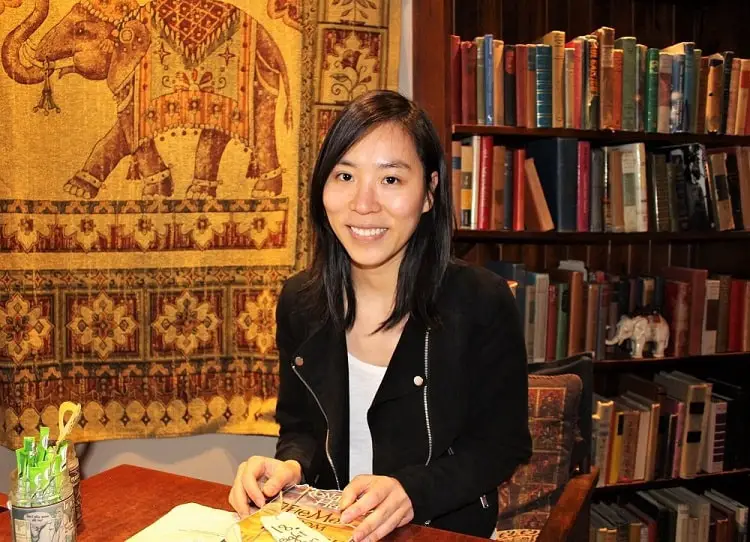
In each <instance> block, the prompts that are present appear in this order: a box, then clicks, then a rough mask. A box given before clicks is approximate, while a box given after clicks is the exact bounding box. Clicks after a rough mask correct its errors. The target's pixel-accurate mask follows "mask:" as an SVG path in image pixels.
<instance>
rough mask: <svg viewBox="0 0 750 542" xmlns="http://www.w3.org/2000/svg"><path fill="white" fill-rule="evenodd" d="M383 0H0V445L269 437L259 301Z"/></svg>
mask: <svg viewBox="0 0 750 542" xmlns="http://www.w3.org/2000/svg"><path fill="white" fill-rule="evenodd" d="M399 12H400V2H399V1H398V0H251V1H250V0H245V1H244V2H237V1H234V2H231V3H230V2H226V1H221V0H151V1H150V2H145V1H144V0H81V1H80V2H77V3H76V2H73V1H71V0H52V1H50V0H0V40H1V41H2V42H3V45H4V46H3V48H2V66H3V70H0V134H1V136H0V443H2V445H4V446H6V447H18V446H20V445H21V441H22V437H23V436H25V435H33V434H36V432H37V429H38V427H39V425H40V424H44V425H48V426H50V427H52V428H53V436H54V432H55V431H56V428H57V405H59V404H60V403H61V402H62V401H65V400H71V401H76V402H80V403H81V404H82V406H83V416H82V417H81V421H80V426H79V427H78V428H77V429H76V431H75V433H74V434H73V438H74V439H75V440H76V441H79V442H85V441H96V440H104V439H113V438H134V437H165V436H177V435H186V434H193V433H202V432H226V433H240V434H260V435H276V434H277V426H276V424H275V422H274V409H275V400H276V392H277V384H278V353H277V351H276V347H275V343H274V335H275V319H274V313H275V307H276V300H277V295H278V293H279V291H280V288H281V284H282V282H283V280H284V279H285V278H286V277H288V276H289V275H290V274H292V273H294V272H295V271H297V270H299V269H301V268H302V267H304V266H305V265H306V264H307V263H308V261H309V258H308V257H309V248H310V233H309V224H308V221H307V218H306V216H305V210H306V203H307V180H308V175H309V172H310V170H311V169H312V165H313V163H314V159H315V155H316V152H317V150H318V148H319V145H320V143H321V140H322V138H323V136H324V135H325V133H326V131H327V129H328V128H329V126H330V124H331V122H332V121H333V120H334V119H335V118H336V115H337V112H338V111H339V110H340V109H341V108H342V107H343V104H345V103H346V102H348V101H349V100H351V99H352V98H353V97H355V96H357V95H359V94H361V93H363V92H365V91H367V90H372V89H376V88H390V89H396V88H397V87H398V82H397V74H398V60H399V59H398V52H399V33H400V13H399Z"/></svg>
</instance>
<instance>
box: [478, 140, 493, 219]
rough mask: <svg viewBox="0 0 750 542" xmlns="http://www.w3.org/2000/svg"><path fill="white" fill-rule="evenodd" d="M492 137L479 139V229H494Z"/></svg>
mask: <svg viewBox="0 0 750 542" xmlns="http://www.w3.org/2000/svg"><path fill="white" fill-rule="evenodd" d="M492 146H493V139H492V136H489V135H483V136H480V137H479V179H478V181H477V190H478V194H477V229H478V230H490V229H492V203H493V197H492V161H493V148H492Z"/></svg>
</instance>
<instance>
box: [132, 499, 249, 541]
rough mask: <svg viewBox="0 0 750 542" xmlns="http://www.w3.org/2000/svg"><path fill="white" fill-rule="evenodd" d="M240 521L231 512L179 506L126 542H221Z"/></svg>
mask: <svg viewBox="0 0 750 542" xmlns="http://www.w3.org/2000/svg"><path fill="white" fill-rule="evenodd" d="M239 520H240V518H239V516H238V515H237V514H236V513H234V512H227V511H226V510H219V509H216V508H210V507H208V506H203V505H200V504H196V503H192V502H191V503H186V504H180V505H178V506H175V507H174V508H172V510H170V511H169V512H168V513H167V514H165V515H164V516H162V517H161V518H159V519H158V520H157V521H155V522H154V523H152V524H151V525H149V526H148V527H146V528H145V529H143V530H142V531H141V532H139V533H137V534H136V535H134V536H132V537H130V538H129V539H128V541H127V542H167V541H168V542H221V541H222V540H224V539H225V537H226V536H227V534H228V533H229V532H230V528H231V527H232V525H234V524H235V523H237V522H238V521H239Z"/></svg>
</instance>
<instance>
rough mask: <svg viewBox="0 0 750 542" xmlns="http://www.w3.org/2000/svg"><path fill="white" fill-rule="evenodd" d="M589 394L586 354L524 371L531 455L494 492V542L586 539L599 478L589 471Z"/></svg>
mask: <svg viewBox="0 0 750 542" xmlns="http://www.w3.org/2000/svg"><path fill="white" fill-rule="evenodd" d="M592 389H593V357H592V355H591V354H590V353H583V354H578V355H575V356H570V357H567V358H564V359H560V360H556V361H552V362H545V363H539V364H532V365H530V366H529V424H530V428H531V432H532V440H533V447H534V451H533V453H532V458H531V460H530V462H529V464H528V465H524V466H522V467H520V468H519V469H518V470H517V471H516V473H515V474H514V475H513V478H511V480H509V481H508V482H506V483H505V484H503V486H501V487H500V489H499V491H498V495H499V499H500V515H499V517H498V526H497V531H496V533H495V535H494V537H495V538H496V539H498V540H504V541H508V542H562V541H576V542H578V541H587V540H588V539H589V538H588V531H589V505H590V501H591V495H592V493H593V490H594V487H596V482H597V479H598V474H599V473H598V469H596V468H591V465H590V463H591V452H590V450H591V410H592Z"/></svg>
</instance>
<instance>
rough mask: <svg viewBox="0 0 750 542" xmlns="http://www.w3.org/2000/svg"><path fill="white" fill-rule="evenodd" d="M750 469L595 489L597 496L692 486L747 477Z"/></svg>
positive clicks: (705, 473) (612, 485) (626, 483)
mask: <svg viewBox="0 0 750 542" xmlns="http://www.w3.org/2000/svg"><path fill="white" fill-rule="evenodd" d="M748 474H750V468H743V469H735V470H729V471H724V472H701V473H698V474H696V475H695V476H691V477H689V478H659V479H657V480H633V481H632V482H618V483H616V484H609V485H605V486H600V487H597V488H596V489H594V493H595V495H597V496H601V495H602V494H605V493H613V492H619V491H622V490H630V491H639V490H642V489H655V488H658V487H673V486H676V485H682V484H690V483H691V482H707V481H710V480H714V479H717V478H728V477H731V476H747V475H748Z"/></svg>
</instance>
